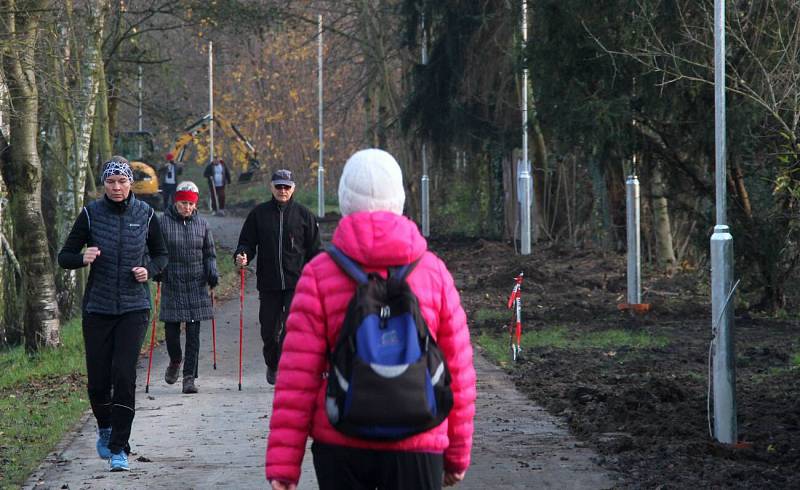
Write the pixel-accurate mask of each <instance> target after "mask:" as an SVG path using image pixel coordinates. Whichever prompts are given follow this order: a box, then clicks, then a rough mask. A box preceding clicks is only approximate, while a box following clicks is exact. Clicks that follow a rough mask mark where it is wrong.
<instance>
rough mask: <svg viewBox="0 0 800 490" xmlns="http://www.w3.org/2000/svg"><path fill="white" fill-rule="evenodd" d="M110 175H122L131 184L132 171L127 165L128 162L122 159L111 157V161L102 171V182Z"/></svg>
mask: <svg viewBox="0 0 800 490" xmlns="http://www.w3.org/2000/svg"><path fill="white" fill-rule="evenodd" d="M112 175H124V176H125V177H127V178H128V180H130V181H131V182H133V171H132V170H131V166H130V165H129V164H128V161H127V160H125V159H124V158H122V157H119V156H115V157H111V160H109V161H107V162H106V165H105V167H104V169H103V181H105V180H106V179H107V178H109V177H110V176H112Z"/></svg>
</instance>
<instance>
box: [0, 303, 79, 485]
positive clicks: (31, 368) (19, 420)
mask: <svg viewBox="0 0 800 490" xmlns="http://www.w3.org/2000/svg"><path fill="white" fill-rule="evenodd" d="M61 342H62V345H61V347H60V348H58V349H47V350H43V351H41V352H39V353H37V354H36V355H33V356H29V355H28V354H26V353H25V349H24V347H22V346H20V347H15V348H12V349H9V350H5V351H2V352H0V368H1V369H0V413H2V414H3V416H2V417H0V488H17V487H19V486H21V485H22V483H23V482H24V481H25V479H26V478H27V476H28V475H29V474H30V473H31V472H32V471H33V470H34V469H36V467H37V466H38V465H39V463H40V462H41V461H42V459H44V457H45V456H47V454H48V453H49V452H50V451H52V450H53V448H54V447H55V445H56V444H57V443H58V442H59V441H60V440H61V438H62V437H63V435H64V433H65V432H66V431H68V430H69V429H71V428H72V426H73V425H74V424H75V423H76V421H77V420H78V419H79V418H80V416H81V414H82V413H83V412H84V411H85V410H86V409H87V408H88V406H89V404H88V400H87V399H86V387H85V361H84V351H83V338H82V334H81V321H80V318H78V319H75V320H72V321H70V322H68V323H66V324H64V325H62V329H61Z"/></svg>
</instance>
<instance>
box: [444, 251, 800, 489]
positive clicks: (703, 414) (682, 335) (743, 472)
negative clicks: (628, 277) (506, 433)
mask: <svg viewBox="0 0 800 490" xmlns="http://www.w3.org/2000/svg"><path fill="white" fill-rule="evenodd" d="M430 246H431V249H432V250H434V251H435V252H436V253H437V254H439V255H440V256H441V257H442V258H444V259H445V261H446V262H447V264H448V267H449V268H450V270H451V271H453V274H454V276H455V277H456V280H457V283H458V284H459V287H460V288H461V293H462V295H463V296H462V298H463V301H464V304H465V308H466V309H467V312H468V315H469V316H470V318H472V319H473V320H471V322H470V323H471V328H472V329H473V335H475V336H478V335H479V334H480V333H481V332H495V333H500V332H507V328H508V327H507V323H505V324H504V322H503V321H502V320H496V319H495V320H484V321H482V322H481V321H475V320H474V319H476V318H479V319H480V318H481V317H482V318H486V317H490V318H491V317H493V318H500V316H499V315H501V314H502V313H501V312H504V311H505V312H508V311H509V310H507V309H506V301H507V298H508V294H509V292H510V290H511V287H512V285H513V279H514V277H515V276H516V275H517V274H518V273H519V272H521V271H524V272H525V281H524V284H523V304H524V307H523V308H524V309H523V316H524V327H523V336H524V335H525V334H524V332H529V333H530V332H532V331H535V330H537V329H539V330H540V329H547V328H551V327H554V326H558V327H563V328H565V329H566V330H567V332H568V336H569V337H570V338H574V339H581V338H586V337H587V336H589V335H592V334H593V333H597V332H602V331H605V330H609V329H621V330H623V331H626V332H630V333H646V334H649V335H651V336H653V337H658V338H663V340H664V342H663V343H661V344H660V345H661V346H660V347H648V348H636V347H619V348H616V347H608V348H579V349H577V348H554V347H537V348H529V349H526V351H525V352H524V353H523V354H524V356H523V358H522V360H520V361H518V362H516V363H511V362H509V361H508V359H507V358H506V359H498V360H497V362H498V363H499V364H500V365H501V366H503V367H504V368H505V369H506V370H507V371H509V372H510V373H512V376H513V377H514V380H515V382H516V384H517V387H518V388H519V389H520V390H521V391H523V392H524V393H526V394H527V395H528V396H529V397H530V398H531V399H533V400H535V401H536V402H538V403H540V404H542V405H543V406H545V407H546V408H547V409H548V410H549V411H550V412H551V413H553V414H556V415H561V416H563V417H564V418H565V419H566V420H567V422H568V424H569V426H570V428H571V430H572V431H573V432H574V433H575V434H576V435H577V436H578V437H579V438H582V439H583V440H584V441H586V443H588V444H589V445H590V446H593V447H594V448H595V449H596V450H597V451H598V452H599V453H600V454H601V461H600V463H601V465H603V466H604V467H606V468H607V469H609V470H614V471H617V472H619V473H621V474H622V475H624V478H625V479H624V480H623V481H622V482H620V483H619V485H620V486H621V487H625V488H654V487H659V488H696V487H709V486H710V487H725V488H731V487H732V488H736V487H741V488H745V487H748V488H800V402H799V401H798V400H799V399H800V370H799V369H796V368H795V369H792V368H791V366H792V358H793V356H797V355H798V353H800V328H799V326H798V322H797V321H786V320H783V321H781V320H775V319H769V318H755V317H750V316H748V315H747V314H737V317H736V320H735V336H736V367H737V373H736V382H737V389H736V395H737V404H738V430H739V440H740V441H742V444H740V446H741V447H730V446H726V445H721V444H718V443H715V442H713V439H712V438H711V437H710V436H709V419H708V415H707V390H708V348H709V341H710V340H711V332H710V330H711V328H710V325H711V321H710V310H711V308H710V304H709V301H710V299H709V298H710V295H709V292H708V272H707V271H691V270H689V271H681V272H679V273H677V274H675V275H673V276H672V277H666V276H664V275H663V274H658V273H656V272H654V271H649V270H645V271H644V273H643V280H642V286H643V291H644V296H643V302H646V303H650V304H651V305H652V311H651V312H650V313H648V314H646V315H645V316H642V317H636V318H634V317H631V316H630V315H629V314H628V313H623V312H620V311H619V310H618V308H617V305H618V304H619V303H622V302H624V301H625V292H626V291H625V290H626V281H625V257H624V255H617V254H613V253H607V252H606V253H601V252H600V251H597V250H593V249H575V248H572V247H559V246H538V247H536V248H535V250H534V253H533V254H532V255H530V256H528V257H521V256H519V255H516V254H515V252H514V249H513V247H512V246H511V245H510V244H504V243H499V242H492V241H485V240H464V241H452V240H440V241H436V240H434V241H432V242H431V243H430ZM481 310H484V314H483V315H477V314H476V313H477V312H479V311H481ZM486 311H490V312H491V311H495V312H496V314H495V315H494V316H492V315H487V314H485V312H486ZM509 317H510V315H509Z"/></svg>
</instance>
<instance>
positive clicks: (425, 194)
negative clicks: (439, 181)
mask: <svg viewBox="0 0 800 490" xmlns="http://www.w3.org/2000/svg"><path fill="white" fill-rule="evenodd" d="M422 64H423V65H427V64H428V34H427V33H426V32H425V17H424V16H423V17H422ZM420 190H421V191H422V192H421V196H420V197H421V199H422V202H421V203H420V204H421V205H420V208H421V209H422V236H424V237H429V236H430V234H431V209H430V202H431V201H430V177H429V176H428V148H427V144H425V142H423V143H422V181H421V183H420Z"/></svg>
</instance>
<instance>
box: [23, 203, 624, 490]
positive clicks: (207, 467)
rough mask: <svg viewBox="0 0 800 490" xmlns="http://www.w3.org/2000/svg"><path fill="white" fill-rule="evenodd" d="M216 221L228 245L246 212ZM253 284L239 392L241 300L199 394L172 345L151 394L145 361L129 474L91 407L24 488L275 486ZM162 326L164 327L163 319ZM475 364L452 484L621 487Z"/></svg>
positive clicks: (311, 478)
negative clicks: (187, 388)
mask: <svg viewBox="0 0 800 490" xmlns="http://www.w3.org/2000/svg"><path fill="white" fill-rule="evenodd" d="M208 220H209V222H211V224H212V226H214V229H215V237H217V239H218V240H219V241H220V242H221V243H222V244H223V245H226V246H229V247H230V246H232V244H231V243H230V242H231V240H234V241H235V240H236V237H237V236H238V229H239V226H240V224H241V220H236V219H235V218H224V219H220V218H214V217H209V218H208ZM232 230H235V231H232ZM225 259H227V258H225ZM245 287H246V292H247V293H246V296H245V302H244V319H245V328H244V342H243V352H244V354H243V360H244V370H243V371H244V375H243V383H242V390H241V391H239V389H238V374H239V364H238V359H239V301H238V296H237V297H236V298H235V299H231V300H229V301H227V302H224V303H222V304H219V305H218V306H217V309H216V318H217V369H216V370H213V369H212V349H211V325H210V322H204V323H203V325H202V331H201V344H200V345H201V347H200V368H199V371H200V373H199V378H198V380H197V382H198V383H197V384H198V387H199V389H200V393H198V394H196V395H183V394H181V388H180V383H181V382H180V380H179V381H178V382H177V383H176V384H174V385H171V386H170V385H167V384H166V383H165V382H164V370H165V369H166V365H167V361H168V357H167V353H166V348H165V346H164V345H160V346H158V347H157V348H156V350H155V351H154V354H153V368H152V373H151V380H150V390H149V393H145V392H144V384H145V379H146V374H147V358H146V357H143V358H142V359H141V360H140V363H139V374H138V376H139V378H138V379H139V383H138V385H139V389H138V393H137V400H136V405H137V411H136V419H135V421H134V424H133V433H132V437H131V446H132V450H133V453H132V454H131V457H130V462H131V471H130V472H127V473H126V472H122V473H110V472H109V471H108V463H107V462H106V461H104V460H102V459H100V458H98V456H97V453H96V451H95V447H94V445H95V440H96V435H95V424H94V418H93V417H92V416H91V414H90V413H87V414H86V415H85V416H84V417H83V419H82V420H81V421H80V423H79V424H78V425H77V426H76V427H75V429H74V431H72V432H71V433H69V434H68V435H67V436H66V437H65V438H64V440H63V441H62V442H61V443H60V444H59V446H58V447H57V448H56V450H55V451H54V452H53V453H52V454H50V455H49V456H48V457H47V458H46V459H45V461H44V462H43V463H42V465H41V466H40V467H39V469H38V470H37V471H36V472H34V474H33V475H31V477H30V478H29V479H28V481H27V482H26V484H25V487H24V488H26V489H45V488H47V489H73V490H75V489H112V488H113V489H116V488H137V489H139V488H170V489H172V488H180V489H194V488H197V489H200V488H226V489H227V488H231V489H250V488H253V489H255V488H267V482H266V480H265V478H264V453H265V449H266V435H267V431H268V428H269V414H270V409H271V406H272V395H273V389H272V387H271V386H269V385H268V384H267V383H266V380H265V368H264V362H263V358H262V356H261V338H260V336H259V328H258V297H257V293H256V290H255V277H254V276H253V275H252V274H250V275H248V278H247V282H246V286H245ZM148 328H149V327H148ZM159 328H163V327H162V326H161V324H159ZM475 367H476V370H477V373H478V402H477V414H476V420H475V442H474V448H473V455H472V460H473V464H472V466H471V467H470V469H469V471H468V472H467V477H466V479H465V481H464V482H462V483H461V484H459V485H458V486H457V487H455V488H462V489H484V488H497V489H528V488H559V489H561V488H575V489H583V488H587V489H589V488H591V489H597V488H609V487H611V486H613V485H614V480H613V476H612V475H609V474H607V473H606V472H604V471H603V470H602V469H601V468H599V467H598V466H597V465H595V464H594V463H593V462H592V460H593V458H594V456H595V455H594V454H593V453H592V452H591V451H590V450H589V449H587V448H584V447H582V446H581V445H580V444H579V443H577V442H576V441H575V440H574V439H573V438H572V437H571V436H570V435H569V434H568V433H567V431H566V429H565V428H564V426H563V424H562V423H561V422H559V421H558V419H556V418H554V417H552V416H550V415H549V414H547V412H545V411H544V410H543V409H542V408H540V407H538V406H537V405H535V404H534V403H533V402H531V401H530V400H528V399H527V398H526V397H525V396H523V395H521V394H520V393H519V392H517V391H516V390H515V389H514V387H513V385H512V383H511V382H510V381H509V379H508V378H507V376H506V375H505V374H504V373H503V372H502V371H501V370H499V369H498V368H496V367H494V366H493V365H491V364H490V363H489V362H487V361H486V360H485V359H484V358H483V357H482V356H480V355H479V354H477V353H476V359H475ZM299 488H300V489H314V488H318V485H317V481H316V478H315V475H314V471H313V464H312V461H311V458H310V450H308V451H306V459H305V460H304V462H303V473H302V476H301V481H300V485H299Z"/></svg>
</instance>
